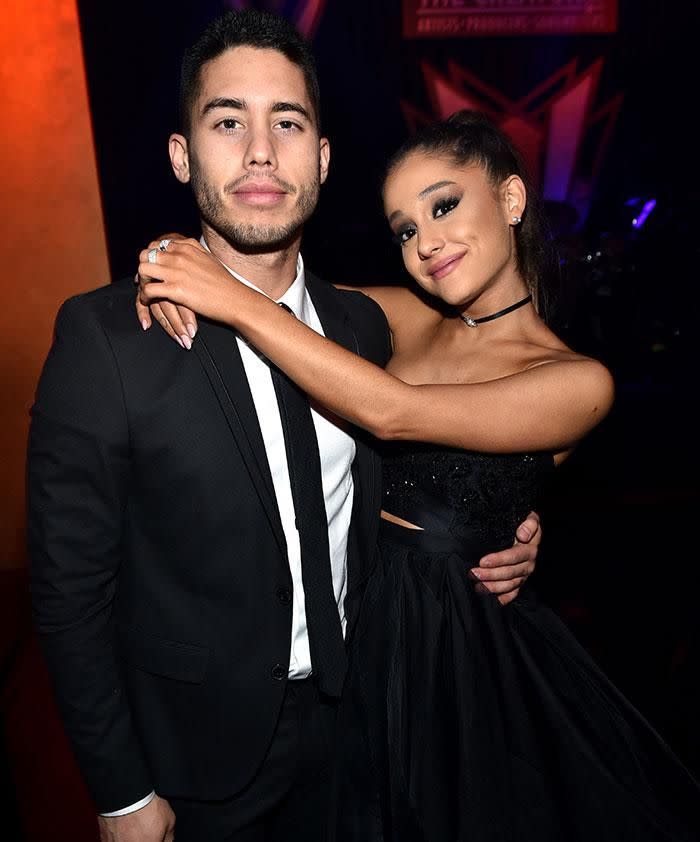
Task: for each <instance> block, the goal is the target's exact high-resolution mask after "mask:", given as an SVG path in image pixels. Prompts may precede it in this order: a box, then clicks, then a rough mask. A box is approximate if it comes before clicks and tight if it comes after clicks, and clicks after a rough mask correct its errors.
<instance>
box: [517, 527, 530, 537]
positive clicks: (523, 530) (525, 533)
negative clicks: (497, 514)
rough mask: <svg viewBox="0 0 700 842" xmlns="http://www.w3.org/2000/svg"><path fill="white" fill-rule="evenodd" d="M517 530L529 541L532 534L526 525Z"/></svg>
mask: <svg viewBox="0 0 700 842" xmlns="http://www.w3.org/2000/svg"><path fill="white" fill-rule="evenodd" d="M518 532H519V533H520V534H521V535H522V536H523V537H524V539H525V540H526V541H529V540H530V538H532V534H531V533H530V530H529V529H528V528H527V527H526V526H521V527H520V529H519V530H518Z"/></svg>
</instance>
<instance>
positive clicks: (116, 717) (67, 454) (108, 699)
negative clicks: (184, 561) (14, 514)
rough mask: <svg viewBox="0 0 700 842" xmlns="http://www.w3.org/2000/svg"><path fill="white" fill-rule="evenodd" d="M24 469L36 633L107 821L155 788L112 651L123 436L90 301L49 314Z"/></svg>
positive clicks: (117, 390)
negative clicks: (50, 331)
mask: <svg viewBox="0 0 700 842" xmlns="http://www.w3.org/2000/svg"><path fill="white" fill-rule="evenodd" d="M106 301H107V300H106V299H102V304H105V303H106ZM98 303H99V302H98ZM27 472H28V524H27V526H28V541H29V555H30V564H31V587H32V606H33V612H34V618H35V624H36V628H37V630H38V633H39V637H40V640H41V644H42V649H43V652H44V656H45V660H46V663H47V666H48V669H49V673H50V675H51V679H52V684H53V687H54V692H55V696H56V700H57V703H58V706H59V709H60V712H61V715H62V718H63V722H64V725H65V728H66V732H67V734H68V736H69V739H70V740H71V743H72V745H73V748H74V751H75V755H76V758H77V761H78V764H79V766H80V768H81V770H82V773H83V776H84V778H85V781H86V783H87V786H88V789H89V790H90V792H91V794H92V796H93V799H94V802H95V805H96V808H97V810H98V811H99V812H103V813H105V812H112V811H115V810H119V809H121V808H122V807H124V806H125V805H127V804H133V803H134V802H136V801H138V800H139V799H141V798H143V797H144V796H146V795H147V794H148V793H149V792H150V791H151V790H152V789H153V781H152V780H151V776H150V773H149V771H148V768H147V764H146V761H145V758H144V755H143V751H142V748H141V745H140V743H139V739H138V736H137V735H136V733H135V730H134V726H133V723H132V719H131V715H130V711H129V705H128V702H127V699H126V696H125V693H124V691H123V687H122V681H121V678H120V669H119V663H118V660H117V654H116V649H115V639H114V623H113V616H112V608H113V601H114V596H115V590H116V586H117V579H118V574H119V566H120V561H121V545H122V532H123V518H124V509H125V500H126V489H127V484H128V480H129V433H128V424H127V418H126V411H125V405H124V400H123V393H122V387H121V382H120V377H119V371H118V368H117V365H116V360H115V358H114V355H113V353H112V349H111V346H110V344H109V342H108V339H107V336H106V334H105V332H104V330H103V328H102V326H101V325H100V322H99V319H98V317H97V304H96V303H95V299H94V297H89V298H88V297H78V298H75V299H71V300H69V301H68V302H66V303H65V304H64V305H63V307H62V308H61V310H60V312H59V315H58V318H57V320H56V329H55V336H54V343H53V346H52V348H51V350H50V352H49V355H48V357H47V360H46V363H45V365H44V369H43V372H42V375H41V378H40V381H39V385H38V388H37V394H36V400H35V404H34V406H33V408H32V418H31V426H30V436H29V448H28V465H27Z"/></svg>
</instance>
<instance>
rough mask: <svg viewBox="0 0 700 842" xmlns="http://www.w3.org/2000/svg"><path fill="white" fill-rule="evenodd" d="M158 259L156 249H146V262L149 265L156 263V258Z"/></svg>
mask: <svg viewBox="0 0 700 842" xmlns="http://www.w3.org/2000/svg"><path fill="white" fill-rule="evenodd" d="M157 257H158V249H148V262H149V263H157V262H158V261H157V260H156V258H157Z"/></svg>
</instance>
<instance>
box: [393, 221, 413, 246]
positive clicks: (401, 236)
mask: <svg viewBox="0 0 700 842" xmlns="http://www.w3.org/2000/svg"><path fill="white" fill-rule="evenodd" d="M415 233H416V228H415V226H414V225H404V226H403V227H401V228H399V230H398V231H397V232H396V233H395V234H394V235H393V236H392V238H391V239H392V242H394V243H396V245H397V246H403V245H405V244H406V243H407V242H408V241H409V240H410V239H411V237H413V236H415Z"/></svg>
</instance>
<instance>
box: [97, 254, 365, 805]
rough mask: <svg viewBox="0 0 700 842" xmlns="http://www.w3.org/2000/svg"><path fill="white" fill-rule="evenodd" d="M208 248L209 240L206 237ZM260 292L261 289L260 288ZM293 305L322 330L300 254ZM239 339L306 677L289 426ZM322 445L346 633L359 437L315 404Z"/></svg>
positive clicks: (294, 674)
mask: <svg viewBox="0 0 700 842" xmlns="http://www.w3.org/2000/svg"><path fill="white" fill-rule="evenodd" d="M202 245H204V246H205V248H206V243H205V242H204V241H203V240H202ZM226 268H227V269H228V271H229V272H230V273H231V274H232V275H233V276H234V278H237V279H238V280H239V281H241V282H242V283H244V284H247V286H249V287H252V288H253V289H258V288H257V287H256V286H255V285H254V284H252V283H250V282H249V281H247V280H246V279H245V278H243V277H241V275H239V274H238V273H237V272H234V271H233V269H231V268H229V267H228V266H227V267H226ZM258 292H260V290H258ZM278 303H284V304H286V305H287V307H289V308H290V309H291V310H292V312H293V313H294V314H295V315H296V317H297V318H298V319H301V320H302V321H303V322H305V323H306V324H307V325H308V326H309V327H311V328H313V329H314V330H315V331H316V332H317V333H320V334H322V335H323V327H322V326H321V321H320V319H319V318H318V314H317V313H316V309H315V307H314V305H313V302H312V301H311V297H310V296H309V293H308V291H307V289H306V283H305V279H304V262H303V260H302V258H301V255H299V257H298V258H297V274H296V278H295V279H294V282H293V283H292V285H291V286H290V287H289V289H288V290H287V291H286V292H285V293H284V295H283V296H282V297H281V298H280V299H279V300H278ZM236 342H237V343H238V349H239V351H240V353H241V359H242V361H243V367H244V369H245V373H246V377H247V378H248V385H249V386H250V391H251V394H252V396H253V403H254V404H255V411H256V413H257V416H258V422H259V424H260V431H261V433H262V438H263V442H264V444H265V451H266V453H267V461H268V464H269V466H270V473H271V475H272V483H273V486H274V489H275V496H276V497H277V506H278V508H279V513H280V519H281V521H282V529H283V531H284V537H285V539H286V541H287V557H288V559H289V569H290V571H291V574H292V584H293V601H292V643H291V650H290V653H289V678H290V679H296V678H305V677H306V676H308V675H310V674H311V671H312V664H311V654H310V650H309V635H308V631H307V628H306V610H305V605H304V586H303V584H302V575H301V549H300V545H299V533H298V532H297V528H296V525H295V515H294V501H293V499H292V489H291V485H290V482H289V467H288V465H287V451H286V449H285V444H284V432H283V428H282V420H281V418H280V412H279V407H278V405H277V396H276V394H275V387H274V385H273V383H272V375H271V374H270V369H269V367H268V364H267V361H266V360H265V359H264V358H263V357H262V355H261V354H259V353H258V351H257V350H256V349H255V348H253V347H252V346H250V345H249V344H248V343H247V342H246V341H245V340H244V339H243V338H242V337H239V336H237V337H236ZM311 416H312V418H313V422H314V427H315V429H316V437H317V438H318V449H319V454H320V457H321V475H322V484H323V496H324V499H325V503H326V517H327V520H328V545H329V547H330V563H331V572H332V576H333V591H334V593H335V599H336V602H337V604H338V613H339V615H340V622H341V625H342V628H343V635H344V634H345V628H346V619H345V609H344V601H345V594H346V591H347V549H348V530H349V528H350V517H351V515H352V503H353V482H352V471H351V466H352V462H353V459H354V458H355V442H354V440H353V439H352V438H351V437H350V436H349V435H348V434H347V433H346V432H344V431H343V430H341V429H340V428H339V427H337V426H336V425H335V424H333V423H331V422H330V421H328V420H327V419H326V418H324V417H323V416H322V415H320V414H319V413H318V412H316V411H315V410H314V409H313V407H312V409H311ZM154 794H155V793H150V795H147V796H146V797H145V798H143V799H141V800H140V801H138V802H137V803H136V804H132V805H130V806H129V807H124V808H123V809H122V810H117V811H116V812H114V813H102V815H103V816H121V815H126V814H127V813H132V812H135V811H136V810H139V809H141V808H142V807H145V806H146V805H147V804H149V803H150V802H151V800H152V799H153V797H154Z"/></svg>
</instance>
